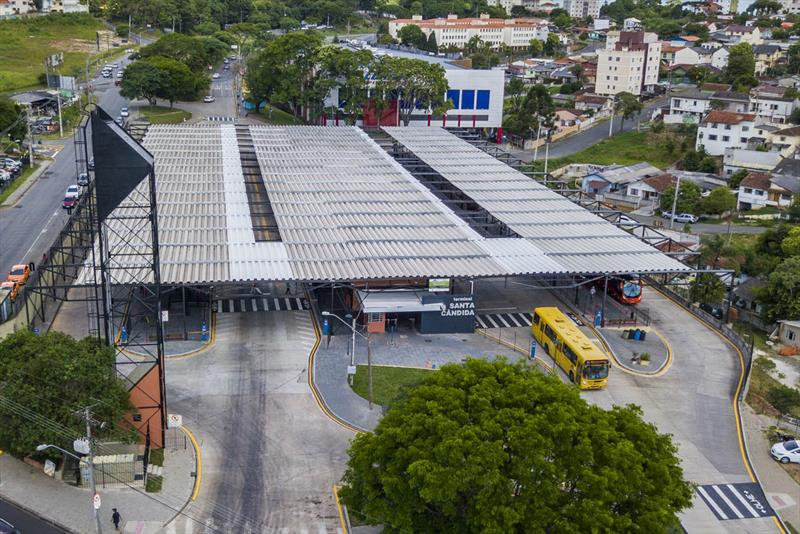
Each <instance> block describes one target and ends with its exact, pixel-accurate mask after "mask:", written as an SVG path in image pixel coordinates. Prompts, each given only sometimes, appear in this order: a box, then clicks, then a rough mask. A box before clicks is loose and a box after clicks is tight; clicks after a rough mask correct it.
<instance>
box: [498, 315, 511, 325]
mask: <svg viewBox="0 0 800 534" xmlns="http://www.w3.org/2000/svg"><path fill="white" fill-rule="evenodd" d="M495 318H497V320H498V321H500V322H501V323H503V324H504V325H505V326H506V327H510V326H511V325H510V324H508V323H507V322H506V320H505V319H503V314H502V313H498V314H497V315H495Z"/></svg>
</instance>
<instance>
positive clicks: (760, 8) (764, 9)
mask: <svg viewBox="0 0 800 534" xmlns="http://www.w3.org/2000/svg"><path fill="white" fill-rule="evenodd" d="M781 7H782V6H781V3H780V2H776V1H775V0H755V2H753V3H752V4H750V5H749V6H747V9H746V10H745V11H747V12H748V13H754V14H755V15H759V16H765V15H773V14H775V13H777V12H778V11H780V10H781Z"/></svg>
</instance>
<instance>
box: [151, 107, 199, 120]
mask: <svg viewBox="0 0 800 534" xmlns="http://www.w3.org/2000/svg"><path fill="white" fill-rule="evenodd" d="M139 114H140V115H141V116H142V118H143V119H146V120H147V121H149V122H150V124H178V123H181V122H183V120H184V119H187V120H188V119H191V118H192V114H191V113H189V112H188V111H184V110H182V109H177V108H165V107H162V106H143V107H140V108H139Z"/></svg>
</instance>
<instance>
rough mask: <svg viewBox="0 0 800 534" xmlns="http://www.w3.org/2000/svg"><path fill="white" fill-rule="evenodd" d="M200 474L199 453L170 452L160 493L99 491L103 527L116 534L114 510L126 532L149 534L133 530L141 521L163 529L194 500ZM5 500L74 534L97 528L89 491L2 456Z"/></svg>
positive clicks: (0, 481) (0, 474)
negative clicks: (196, 475) (195, 473)
mask: <svg viewBox="0 0 800 534" xmlns="http://www.w3.org/2000/svg"><path fill="white" fill-rule="evenodd" d="M194 470H195V458H194V449H192V448H191V447H189V448H188V449H185V450H184V449H182V448H181V449H178V450H174V451H165V455H164V485H163V487H162V490H161V492H159V493H147V494H144V493H143V492H139V491H136V490H133V489H128V488H125V489H103V488H98V493H99V494H100V497H101V499H102V507H101V508H100V517H101V523H102V524H103V525H104V526H105V527H106V530H108V531H110V530H111V529H112V525H111V509H112V508H117V509H118V510H119V512H120V514H121V515H122V519H123V526H124V527H125V531H126V532H141V534H144V531H140V530H131V528H133V527H134V526H136V525H137V524H139V522H140V521H148V522H158V524H159V528H161V526H163V525H164V524H166V523H167V522H168V521H169V520H170V519H172V518H173V517H174V516H175V515H176V514H177V512H178V510H180V509H181V508H182V507H183V506H184V504H185V503H186V501H188V499H189V497H190V496H191V494H192V489H193V486H194V478H193V477H192V476H191V474H192V472H193V471H194ZM0 496H2V497H3V498H4V499H6V500H8V501H10V502H12V503H14V504H16V505H18V506H19V507H21V508H23V509H25V510H29V511H31V512H33V513H34V514H36V515H39V516H41V517H43V518H45V519H47V520H49V521H51V522H53V523H55V524H57V525H59V526H61V527H63V528H65V529H67V530H70V531H72V532H78V533H85V532H92V531H94V529H95V527H94V518H93V515H92V513H91V509H92V508H91V507H92V503H91V493H90V491H89V489H88V488H77V487H74V486H70V485H68V484H65V483H64V482H61V481H60V480H56V479H53V478H50V477H48V476H47V475H45V474H44V473H43V472H41V471H39V470H38V469H35V468H34V467H32V466H30V465H28V464H25V463H23V462H22V461H20V460H17V459H16V458H12V457H10V456H8V455H3V456H0ZM153 532H155V531H153Z"/></svg>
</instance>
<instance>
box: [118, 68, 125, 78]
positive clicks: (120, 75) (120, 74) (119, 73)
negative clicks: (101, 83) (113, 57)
mask: <svg viewBox="0 0 800 534" xmlns="http://www.w3.org/2000/svg"><path fill="white" fill-rule="evenodd" d="M123 72H125V71H122V70H121V71H119V72H118V73H117V78H122V77H123V76H124V74H123Z"/></svg>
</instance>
